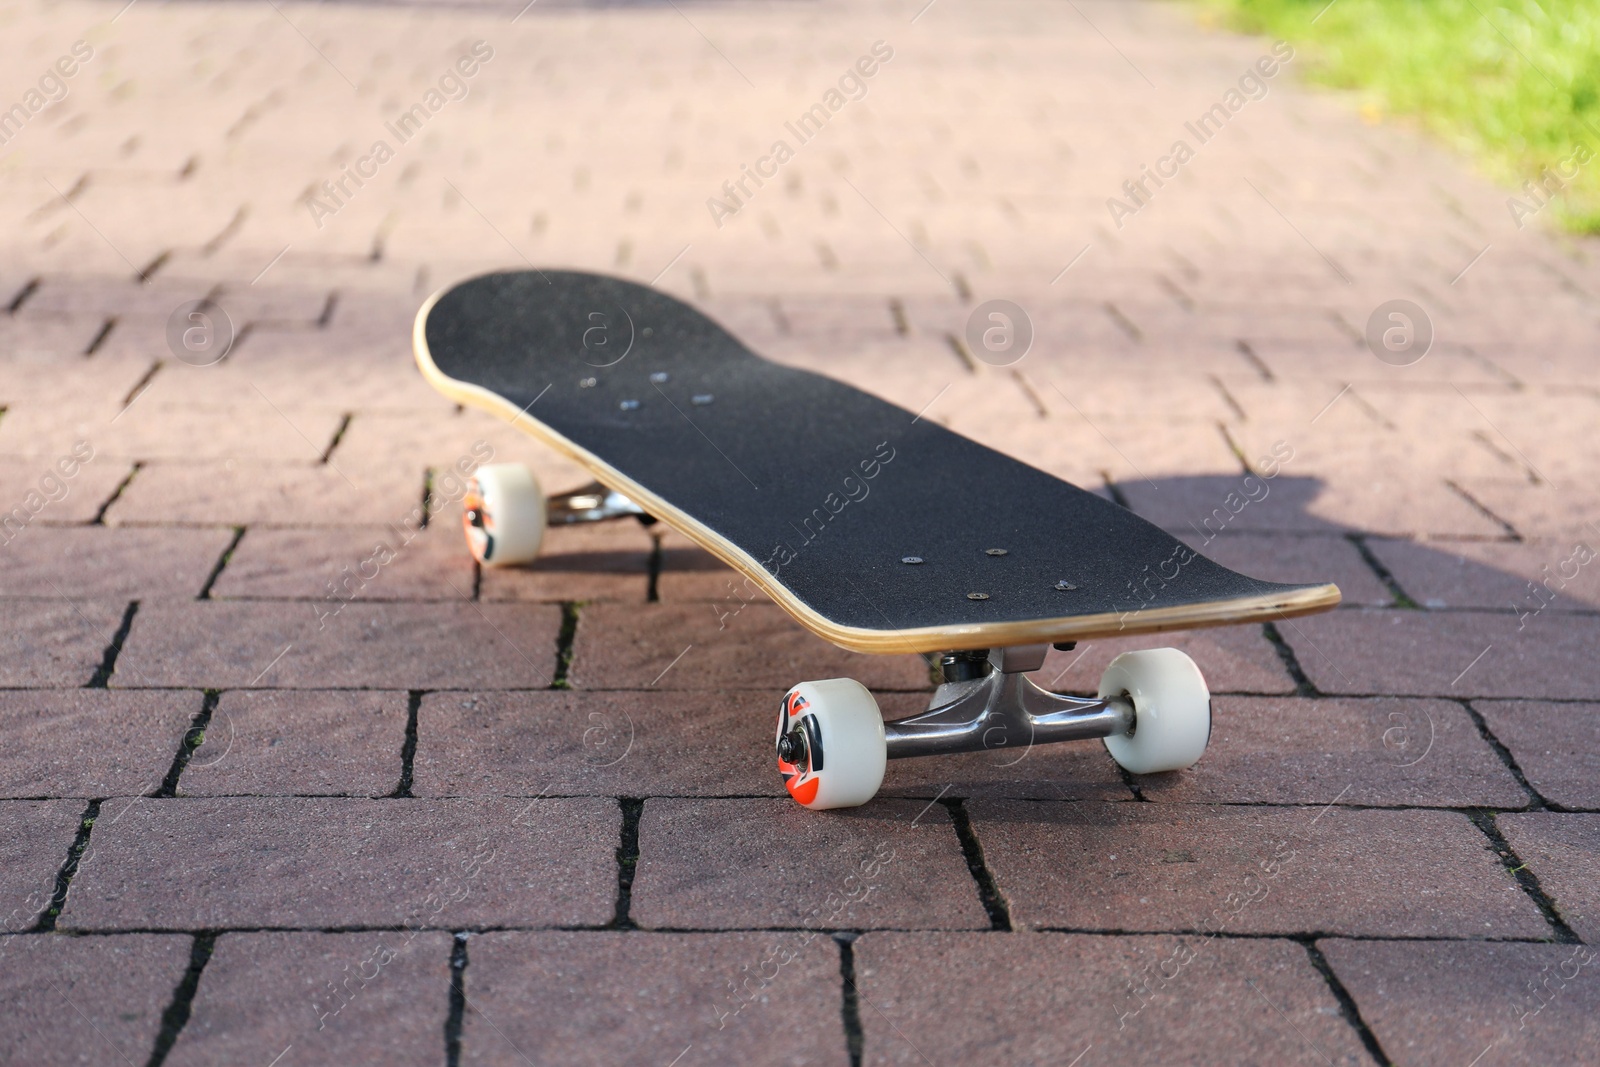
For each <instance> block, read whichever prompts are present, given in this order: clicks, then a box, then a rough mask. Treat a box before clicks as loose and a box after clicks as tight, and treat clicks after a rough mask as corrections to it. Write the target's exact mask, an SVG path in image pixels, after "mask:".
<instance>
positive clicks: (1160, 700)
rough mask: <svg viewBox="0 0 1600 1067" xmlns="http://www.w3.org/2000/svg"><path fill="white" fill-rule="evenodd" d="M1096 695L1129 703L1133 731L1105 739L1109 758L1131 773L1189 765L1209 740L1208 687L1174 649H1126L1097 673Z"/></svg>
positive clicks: (1190, 664)
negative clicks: (1098, 680) (1130, 650)
mask: <svg viewBox="0 0 1600 1067" xmlns="http://www.w3.org/2000/svg"><path fill="white" fill-rule="evenodd" d="M1100 696H1101V697H1102V698H1104V697H1123V698H1125V699H1127V700H1129V701H1131V702H1132V703H1133V729H1132V730H1131V731H1130V732H1128V733H1126V734H1113V735H1112V736H1110V737H1107V738H1106V739H1105V742H1106V748H1108V749H1110V751H1111V758H1112V759H1114V760H1116V761H1117V763H1118V765H1119V766H1121V767H1123V768H1124V769H1125V770H1127V771H1130V772H1131V773H1133V774H1156V773H1158V772H1160V771H1181V770H1183V769H1184V768H1185V767H1192V766H1194V764H1195V762H1196V761H1197V760H1198V759H1199V758H1200V756H1201V754H1202V753H1203V752H1205V750H1206V742H1208V741H1209V740H1211V691H1210V690H1209V689H1207V688H1206V680H1205V678H1204V677H1202V676H1201V674H1200V668H1199V667H1196V666H1195V665H1194V660H1192V659H1190V658H1189V657H1188V656H1186V655H1184V654H1183V653H1182V652H1179V651H1178V650H1177V649H1175V648H1150V649H1144V650H1141V651H1139V652H1124V653H1123V654H1122V655H1120V656H1118V657H1117V658H1116V659H1114V660H1112V661H1111V664H1110V666H1108V667H1107V668H1106V672H1105V674H1103V675H1101V676H1100Z"/></svg>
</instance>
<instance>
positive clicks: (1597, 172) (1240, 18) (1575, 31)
mask: <svg viewBox="0 0 1600 1067" xmlns="http://www.w3.org/2000/svg"><path fill="white" fill-rule="evenodd" d="M1200 2H1201V4H1202V5H1203V6H1202V10H1203V12H1205V13H1206V14H1207V16H1208V17H1209V18H1210V19H1221V20H1223V21H1226V22H1227V23H1228V24H1229V25H1232V26H1234V27H1236V28H1239V29H1242V30H1245V31H1248V32H1251V33H1263V34H1267V35H1269V36H1273V37H1278V38H1282V39H1284V40H1286V41H1288V42H1289V43H1290V44H1292V45H1294V46H1295V52H1296V57H1295V58H1296V65H1297V66H1298V65H1299V64H1300V63H1302V62H1304V63H1305V65H1306V68H1307V69H1308V70H1309V72H1310V75H1309V76H1310V78H1311V80H1312V81H1314V82H1320V83H1322V84H1325V85H1328V86H1331V87H1334V88H1338V89H1346V90H1353V91H1355V92H1357V93H1358V94H1360V98H1361V112H1362V115H1363V117H1365V118H1367V119H1369V120H1371V121H1377V120H1379V119H1381V118H1383V117H1385V116H1388V115H1394V116H1405V117H1408V118H1412V119H1415V120H1416V121H1418V122H1420V123H1421V124H1422V125H1423V126H1424V127H1425V128H1426V129H1428V130H1429V131H1430V132H1431V133H1433V134H1434V135H1435V136H1437V137H1438V138H1440V139H1441V140H1443V141H1444V142H1446V143H1447V144H1449V145H1451V146H1453V147H1455V148H1457V149H1458V150H1461V151H1464V152H1466V153H1468V154H1470V155H1472V156H1473V157H1475V158H1476V159H1478V160H1479V161H1480V163H1481V165H1482V166H1483V168H1484V170H1485V171H1487V173H1488V174H1489V175H1490V176H1491V177H1492V178H1494V179H1495V180H1497V181H1500V182H1502V183H1504V184H1506V185H1508V186H1518V187H1520V186H1521V185H1522V183H1523V182H1524V181H1529V180H1531V181H1533V182H1534V183H1535V184H1536V185H1537V184H1540V183H1543V185H1544V188H1545V189H1547V190H1558V191H1557V192H1556V194H1555V195H1554V196H1553V197H1551V196H1547V194H1546V193H1545V192H1540V194H1539V196H1540V197H1541V198H1545V199H1547V200H1548V206H1547V207H1546V208H1544V209H1542V210H1540V211H1539V212H1538V213H1539V214H1541V215H1545V216H1548V217H1549V218H1550V219H1551V220H1553V221H1554V222H1555V223H1556V224H1558V225H1559V226H1562V227H1564V228H1566V229H1568V230H1570V231H1572V232H1575V233H1600V0H1538V2H1535V0H1499V2H1496V0H1334V2H1333V3H1332V4H1331V5H1330V4H1328V0H1200ZM1319 12H1320V15H1319ZM1313 19H1315V21H1313ZM1574 171H1575V172H1576V173H1574ZM1518 199H1520V200H1521V201H1522V202H1523V203H1525V204H1526V205H1527V206H1528V207H1529V208H1537V203H1536V201H1535V200H1534V199H1533V198H1532V197H1530V196H1528V195H1526V194H1523V195H1520V196H1519V197H1518ZM1508 210H1509V207H1508ZM1513 217H1515V216H1513ZM1525 218H1526V216H1524V219H1525Z"/></svg>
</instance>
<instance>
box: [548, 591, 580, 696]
mask: <svg viewBox="0 0 1600 1067" xmlns="http://www.w3.org/2000/svg"><path fill="white" fill-rule="evenodd" d="M583 605H584V602H583V601H581V600H574V601H570V602H568V603H565V604H562V605H561V633H560V635H559V636H557V638H556V676H555V680H554V681H553V682H551V683H550V688H551V689H571V688H572V683H571V682H569V681H568V680H567V674H568V672H569V671H571V669H572V645H573V642H574V641H576V640H577V637H578V612H579V611H580V610H581V609H582V608H583Z"/></svg>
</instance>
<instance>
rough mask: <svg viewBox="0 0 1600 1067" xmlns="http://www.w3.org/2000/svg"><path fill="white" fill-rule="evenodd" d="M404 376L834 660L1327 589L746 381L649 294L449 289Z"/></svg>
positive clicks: (1298, 600)
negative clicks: (696, 552) (626, 507)
mask: <svg viewBox="0 0 1600 1067" xmlns="http://www.w3.org/2000/svg"><path fill="white" fill-rule="evenodd" d="M413 343H414V346H415V352H416V359H417V363H418V365H419V366H420V368H421V369H422V373H423V374H424V376H425V377H426V378H427V379H428V381H429V382H430V383H431V384H432V385H433V386H434V387H435V388H437V389H438V390H439V391H440V392H442V393H444V394H445V395H446V396H448V397H450V398H452V399H454V400H456V401H457V402H459V403H462V404H470V405H472V406H475V407H479V408H483V409H485V410H487V411H490V412H493V413H495V414H497V415H499V416H500V417H502V418H505V419H507V420H508V421H510V422H512V423H513V424H514V425H516V426H517V427H519V428H521V429H522V430H524V431H526V432H527V433H529V434H530V435H532V436H533V437H535V438H537V439H539V440H540V441H543V442H544V443H545V444H547V445H549V446H551V447H553V448H555V449H556V450H557V451H559V452H561V453H563V454H565V455H567V456H568V457H570V458H572V459H573V460H575V461H577V462H578V463H579V464H581V465H583V466H584V467H586V468H588V469H589V470H590V471H591V472H593V474H594V475H595V477H596V478H597V479H598V480H599V481H601V482H602V483H604V484H605V485H606V486H608V487H610V488H612V489H614V490H616V491H617V492H619V493H622V494H624V495H625V496H627V497H628V498H630V499H631V500H633V501H634V502H636V503H637V504H638V505H639V506H640V507H642V508H643V509H644V510H645V511H646V512H648V513H649V514H650V515H651V516H653V517H655V518H657V519H660V520H662V521H663V522H666V523H667V524H668V525H670V526H672V527H673V528H674V529H676V530H678V531H680V532H681V533H683V534H684V535H686V536H687V537H689V538H690V539H691V540H693V541H695V542H696V543H698V544H699V545H701V546H702V547H704V548H706V549H707V550H709V551H710V552H711V553H713V554H714V555H716V556H717V557H719V558H720V559H722V560H723V561H724V562H726V563H727V564H729V565H730V566H731V567H733V568H735V569H736V570H738V571H740V572H741V573H743V574H744V575H745V576H747V577H748V578H749V579H750V580H751V581H752V582H753V583H754V584H755V585H756V586H758V587H759V588H760V589H761V590H763V591H764V592H765V593H766V594H767V595H768V596H770V597H771V598H772V599H773V600H774V601H775V602H776V603H778V604H779V605H780V606H782V607H783V608H784V609H786V610H787V611H788V612H789V613H790V614H791V615H793V616H794V617H795V618H796V619H797V620H798V621H799V622H800V623H801V624H803V625H804V626H806V627H807V628H808V629H810V630H811V631H813V632H815V633H816V634H818V635H819V636H821V637H824V638H826V639H828V640H829V641H832V642H833V643H835V644H837V645H840V646H842V647H844V648H847V649H851V650H853V651H857V652H872V653H899V652H946V651H956V650H964V649H984V648H998V647H1007V646H1012V645H1025V644H1038V643H1045V642H1064V641H1077V640H1084V639H1088V638H1098V637H1111V636H1121V635H1129V634H1139V633H1153V632H1159V631H1165V630H1175V629H1189V628H1192V627H1199V626H1214V625H1223V624H1230V623H1245V622H1252V621H1271V620H1274V619H1280V618H1285V617H1288V616H1294V615H1302V614H1306V613H1309V612H1314V611H1321V610H1324V609H1327V608H1331V607H1333V606H1334V605H1336V604H1337V603H1338V602H1339V590H1338V588H1337V587H1336V586H1334V585H1331V584H1321V585H1315V584H1313V585H1285V584H1280V583H1275V582H1265V581H1260V580H1258V579H1255V578H1250V577H1247V576H1245V575H1243V574H1239V573H1237V572H1235V571H1232V570H1229V569H1228V568H1226V567H1223V566H1221V565H1220V564H1217V563H1215V562H1213V561H1211V560H1209V559H1207V558H1205V557H1204V556H1202V555H1200V554H1199V553H1197V552H1195V551H1194V550H1193V549H1191V548H1189V547H1188V546H1186V545H1184V544H1183V543H1182V542H1180V541H1179V540H1178V539H1177V538H1175V537H1173V536H1172V535H1170V534H1168V533H1167V532H1166V531H1164V530H1162V529H1161V528H1160V527H1158V526H1156V525H1154V524H1153V523H1151V522H1148V521H1147V520H1145V519H1142V518H1140V517H1139V516H1138V515H1136V514H1134V513H1133V512H1132V511H1129V510H1127V509H1126V508H1123V507H1121V506H1119V505H1117V504H1115V503H1113V502H1111V501H1108V500H1106V499H1104V498H1102V497H1100V496H1097V495H1096V494H1094V493H1090V492H1087V491H1085V490H1083V489H1080V488H1078V487H1077V486H1075V485H1072V484H1070V483H1068V482H1065V481H1062V480H1061V479H1059V478H1057V477H1055V476H1053V475H1051V474H1048V473H1046V472H1044V471H1041V470H1038V469H1037V468H1034V467H1031V466H1029V465H1028V464H1026V463H1023V462H1020V461H1019V460H1016V459H1013V458H1011V457H1010V456H1007V455H1005V454H1003V453H1000V452H997V451H995V450H993V449H991V448H988V447H986V446H984V445H981V444H978V443H977V442H975V441H972V440H970V439H968V438H966V437H963V436H961V435H960V434H957V433H954V432H952V431H950V430H947V429H945V428H944V427H943V426H940V425H939V424H937V423H936V422H933V421H931V420H930V419H927V418H922V417H919V416H918V415H916V414H914V413H913V412H910V411H907V410H905V409H904V408H901V407H898V406H896V405H895V404H891V403H889V402H887V401H885V400H882V399H880V398H878V397H876V396H873V395H871V394H868V393H866V392H863V391H861V390H859V389H856V388H854V387H852V386H850V385H848V384H846V383H844V382H841V381H838V380H835V379H832V378H828V377H824V376H823V375H820V374H815V373H812V372H809V371H805V370H800V369H797V368H794V367H788V366H783V365H781V364H777V363H773V362H770V361H768V360H766V359H763V358H761V357H760V356H758V355H756V354H755V353H753V352H751V351H750V350H749V349H748V348H746V347H745V346H744V345H743V344H741V343H740V342H739V341H738V340H737V339H735V338H734V337H733V336H732V335H731V334H729V333H728V332H727V331H726V330H724V329H723V328H722V327H721V326H719V325H718V324H717V323H715V322H713V321H712V320H711V319H709V318H708V317H706V316H705V315H703V314H701V313H700V312H699V311H697V310H695V309H694V308H692V307H690V306H689V305H688V304H685V303H684V302H682V301H680V300H678V299H676V298H674V297H672V296H668V295H667V294H665V293H663V292H660V291H658V290H655V289H652V288H649V287H647V286H643V285H638V284H636V283H633V282H628V281H624V280H621V279H617V278H610V277H604V276H601V275H595V274H586V273H574V272H566V271H537V270H526V271H521V270H519V271H506V272H500V273H493V274H486V275H482V276H480V277H476V278H471V279H469V280H467V281H463V282H461V283H459V284H457V285H454V286H451V287H450V288H448V289H445V290H443V291H441V292H439V293H437V294H435V295H434V296H433V297H431V298H430V299H429V300H428V301H427V302H426V303H425V304H424V305H423V306H422V308H421V310H420V311H419V312H418V313H417V318H416V325H415V329H414V334H413Z"/></svg>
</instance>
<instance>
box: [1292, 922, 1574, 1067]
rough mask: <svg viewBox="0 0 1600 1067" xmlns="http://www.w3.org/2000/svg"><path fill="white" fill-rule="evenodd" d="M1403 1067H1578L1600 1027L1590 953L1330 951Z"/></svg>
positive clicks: (1469, 945) (1478, 945)
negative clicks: (1526, 1066)
mask: <svg viewBox="0 0 1600 1067" xmlns="http://www.w3.org/2000/svg"><path fill="white" fill-rule="evenodd" d="M1318 947H1319V948H1320V949H1321V950H1322V952H1323V954H1324V955H1326V956H1327V959H1328V962H1329V963H1330V964H1331V965H1332V966H1333V971H1334V973H1335V974H1336V975H1338V977H1339V980H1340V981H1341V982H1342V983H1343V984H1344V987H1345V988H1346V989H1348V990H1349V991H1350V995H1351V997H1352V998H1353V999H1354V1000H1355V1003H1356V1007H1357V1008H1358V1009H1359V1010H1360V1012H1361V1017H1362V1018H1363V1019H1364V1020H1366V1022H1367V1025H1368V1026H1370V1027H1371V1028H1372V1032H1373V1035H1374V1036H1375V1037H1376V1038H1377V1039H1378V1041H1379V1043H1380V1044H1381V1045H1382V1047H1383V1050H1384V1052H1385V1053H1386V1054H1387V1055H1389V1056H1390V1057H1391V1058H1392V1060H1393V1062H1395V1063H1398V1064H1407V1065H1410V1064H1417V1065H1419V1067H1421V1065H1430V1067H1431V1065H1434V1064H1438V1065H1439V1067H1446V1065H1453V1064H1462V1063H1471V1062H1473V1061H1474V1060H1477V1062H1478V1063H1480V1064H1509V1063H1549V1064H1578V1063H1584V1062H1586V1061H1587V1059H1588V1058H1589V1053H1588V1051H1587V1050H1588V1049H1592V1048H1593V1046H1594V1042H1595V1039H1596V1030H1597V1026H1600V1023H1597V1020H1600V982H1596V981H1594V969H1595V965H1596V963H1600V960H1597V959H1596V956H1595V953H1594V950H1593V949H1592V948H1590V947H1588V946H1587V945H1518V944H1495V943H1493V942H1489V943H1485V942H1460V941H1447V942H1426V941H1422V942H1416V941H1338V940H1334V941H1321V942H1318Z"/></svg>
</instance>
